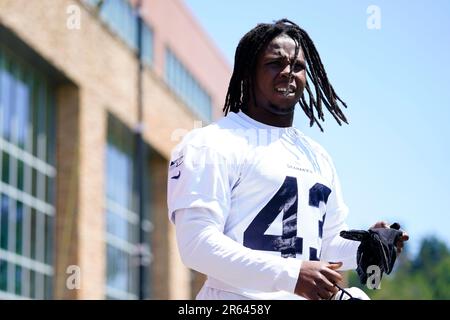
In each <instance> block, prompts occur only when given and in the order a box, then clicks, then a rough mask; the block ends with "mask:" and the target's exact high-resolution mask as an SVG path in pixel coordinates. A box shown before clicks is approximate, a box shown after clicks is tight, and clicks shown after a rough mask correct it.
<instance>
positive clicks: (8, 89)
mask: <svg viewBox="0 0 450 320" xmlns="http://www.w3.org/2000/svg"><path fill="white" fill-rule="evenodd" d="M1 77H2V79H1V80H0V81H1V86H0V90H1V93H0V97H1V105H2V107H3V124H2V136H3V138H4V139H6V140H10V139H11V123H12V121H11V120H12V109H13V107H12V96H13V92H12V88H13V82H14V79H13V77H12V74H11V73H10V72H9V71H8V70H6V69H3V70H2V73H1Z"/></svg>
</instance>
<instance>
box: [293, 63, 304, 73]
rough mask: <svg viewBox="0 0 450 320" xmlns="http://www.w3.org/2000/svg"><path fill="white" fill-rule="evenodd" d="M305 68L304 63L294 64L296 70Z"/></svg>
mask: <svg viewBox="0 0 450 320" xmlns="http://www.w3.org/2000/svg"><path fill="white" fill-rule="evenodd" d="M303 69H305V66H304V65H303V64H302V63H296V64H294V72H300V71H302V70H303Z"/></svg>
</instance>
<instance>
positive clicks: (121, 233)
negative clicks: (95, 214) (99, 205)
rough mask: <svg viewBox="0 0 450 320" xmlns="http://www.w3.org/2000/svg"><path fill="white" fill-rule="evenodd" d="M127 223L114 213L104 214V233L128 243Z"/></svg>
mask: <svg viewBox="0 0 450 320" xmlns="http://www.w3.org/2000/svg"><path fill="white" fill-rule="evenodd" d="M127 229H128V222H127V220H125V219H124V218H122V217H121V216H119V215H117V214H116V213H114V212H111V211H108V212H107V214H106V231H107V232H108V233H111V234H112V235H114V236H116V237H119V238H121V239H123V240H125V241H128V230H127Z"/></svg>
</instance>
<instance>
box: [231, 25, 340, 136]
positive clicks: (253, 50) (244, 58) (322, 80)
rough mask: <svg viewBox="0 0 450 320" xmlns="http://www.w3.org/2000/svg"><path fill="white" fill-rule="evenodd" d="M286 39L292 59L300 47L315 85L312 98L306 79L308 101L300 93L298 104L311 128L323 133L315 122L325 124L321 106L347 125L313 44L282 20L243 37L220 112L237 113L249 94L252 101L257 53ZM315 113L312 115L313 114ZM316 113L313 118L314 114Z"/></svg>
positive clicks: (310, 77)
mask: <svg viewBox="0 0 450 320" xmlns="http://www.w3.org/2000/svg"><path fill="white" fill-rule="evenodd" d="M284 34H286V35H288V36H289V37H291V38H292V39H293V40H294V42H295V56H297V55H298V53H299V50H300V47H301V50H302V51H303V54H304V56H305V60H306V63H307V68H306V72H307V74H308V77H309V79H310V80H311V81H312V83H313V85H314V91H315V96H314V94H313V92H312V90H311V87H310V85H309V83H308V79H306V86H305V90H306V92H307V93H308V101H307V100H306V98H305V94H304V93H303V94H302V96H301V98H300V100H299V104H300V106H301V107H302V109H303V111H304V112H305V114H306V115H307V116H308V118H309V120H310V126H313V125H314V123H316V124H317V125H318V126H319V128H320V130H321V131H323V129H322V126H321V125H320V123H319V121H318V119H321V120H322V121H325V118H324V114H323V111H322V102H323V104H324V105H325V106H326V108H327V109H328V111H329V112H330V113H331V114H332V115H333V117H334V118H335V119H336V121H337V123H338V124H339V125H341V124H342V123H341V121H342V122H345V123H347V124H348V121H347V119H346V117H345V115H344V114H343V113H342V111H341V109H340V108H339V106H338V101H339V102H340V103H341V104H342V105H343V106H344V107H345V108H347V105H346V104H345V102H344V101H342V100H341V99H340V98H339V96H338V95H337V94H336V92H335V91H334V89H333V86H332V85H331V84H330V82H329V80H328V77H327V74H326V72H325V68H324V66H323V64H322V61H321V59H320V56H319V53H318V52H317V50H316V47H315V46H314V43H313V41H312V40H311V38H310V37H309V35H308V34H307V33H306V31H305V30H303V29H302V28H300V27H299V26H298V25H297V24H295V23H294V22H292V21H290V20H288V19H281V20H278V21H276V22H275V23H272V24H266V23H261V24H258V25H257V26H256V27H255V28H253V29H252V30H250V31H249V32H248V33H247V34H245V35H244V36H243V37H242V39H241V40H240V41H239V44H238V46H237V49H236V55H235V58H234V69H233V74H232V76H231V79H230V83H229V86H228V92H227V95H226V98H225V105H224V107H223V112H224V114H225V115H227V114H228V112H230V111H231V112H236V113H237V112H239V110H243V109H245V108H246V107H247V103H248V102H249V99H250V94H252V95H253V96H252V97H253V98H254V89H253V86H252V83H254V77H255V71H256V62H257V58H258V56H259V54H260V52H261V51H262V50H263V49H264V48H265V47H266V46H267V44H268V43H269V42H270V41H272V40H273V39H274V38H276V37H277V36H279V35H284ZM294 63H295V59H292V61H291V66H290V73H289V82H290V80H291V77H292V71H293V66H294ZM314 110H315V112H314ZM315 113H316V114H315Z"/></svg>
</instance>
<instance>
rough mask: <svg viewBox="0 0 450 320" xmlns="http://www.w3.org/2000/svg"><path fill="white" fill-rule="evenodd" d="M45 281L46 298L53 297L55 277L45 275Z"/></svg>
mask: <svg viewBox="0 0 450 320" xmlns="http://www.w3.org/2000/svg"><path fill="white" fill-rule="evenodd" d="M44 277H45V278H44V281H45V296H44V299H47V300H48V299H52V297H53V278H52V277H50V276H47V275H46V276H44Z"/></svg>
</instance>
